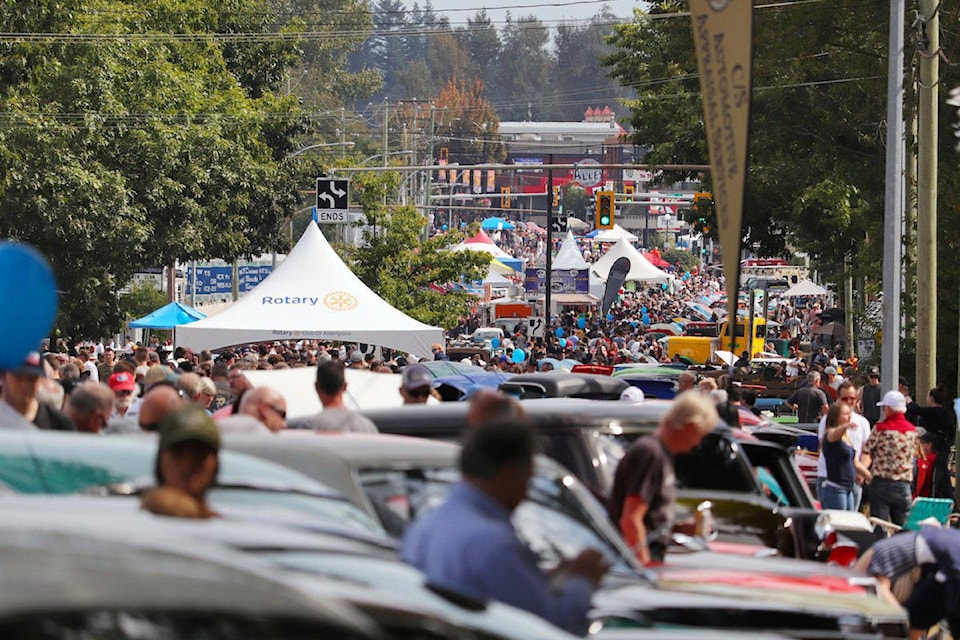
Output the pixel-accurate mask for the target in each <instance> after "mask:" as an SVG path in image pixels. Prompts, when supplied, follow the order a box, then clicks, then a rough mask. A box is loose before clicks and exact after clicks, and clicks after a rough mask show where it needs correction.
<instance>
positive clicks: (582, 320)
mask: <svg viewBox="0 0 960 640" xmlns="http://www.w3.org/2000/svg"><path fill="white" fill-rule="evenodd" d="M577 326H578V327H580V328H581V329H583V328H584V327H586V326H587V319H586V318H584V317H582V316H581V317H579V318H577Z"/></svg>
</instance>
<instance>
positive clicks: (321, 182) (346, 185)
mask: <svg viewBox="0 0 960 640" xmlns="http://www.w3.org/2000/svg"><path fill="white" fill-rule="evenodd" d="M349 208H350V181H349V180H346V179H343V180H340V179H336V178H317V222H318V223H321V224H331V223H336V222H347V212H348V211H349Z"/></svg>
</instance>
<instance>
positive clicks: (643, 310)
mask: <svg viewBox="0 0 960 640" xmlns="http://www.w3.org/2000/svg"><path fill="white" fill-rule="evenodd" d="M646 312H647V305H643V306H642V307H640V313H646Z"/></svg>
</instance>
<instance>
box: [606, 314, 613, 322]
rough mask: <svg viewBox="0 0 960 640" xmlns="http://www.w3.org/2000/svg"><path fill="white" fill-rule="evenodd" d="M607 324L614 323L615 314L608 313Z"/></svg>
mask: <svg viewBox="0 0 960 640" xmlns="http://www.w3.org/2000/svg"><path fill="white" fill-rule="evenodd" d="M607 322H613V314H612V313H608V314H607Z"/></svg>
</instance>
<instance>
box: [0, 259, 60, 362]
mask: <svg viewBox="0 0 960 640" xmlns="http://www.w3.org/2000/svg"><path fill="white" fill-rule="evenodd" d="M0 300H3V301H4V302H5V304H4V305H3V308H2V309H0V347H2V348H0V369H12V368H13V367H16V366H18V365H20V364H23V361H24V360H25V359H26V358H27V355H28V354H29V353H30V352H31V351H36V350H37V349H38V348H39V347H40V341H41V340H43V338H45V337H46V336H47V335H49V333H50V327H52V326H53V320H54V318H55V317H56V315H57V285H56V282H55V281H54V279H53V271H52V270H51V269H50V265H49V263H47V260H46V258H44V257H43V256H42V255H40V253H39V252H38V251H37V250H36V249H34V248H32V247H29V246H27V245H23V244H17V243H14V242H0ZM14 301H16V302H15V303H14Z"/></svg>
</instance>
